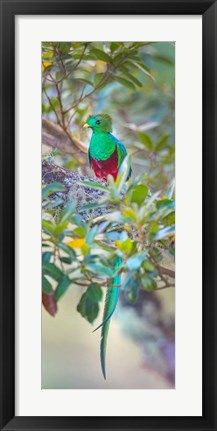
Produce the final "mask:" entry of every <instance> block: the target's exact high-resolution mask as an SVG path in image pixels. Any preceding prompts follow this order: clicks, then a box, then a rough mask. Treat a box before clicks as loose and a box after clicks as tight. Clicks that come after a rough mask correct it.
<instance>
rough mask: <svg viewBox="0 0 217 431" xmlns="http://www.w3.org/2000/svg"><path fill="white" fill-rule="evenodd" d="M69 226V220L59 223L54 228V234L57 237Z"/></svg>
mask: <svg viewBox="0 0 217 431" xmlns="http://www.w3.org/2000/svg"><path fill="white" fill-rule="evenodd" d="M67 226H68V221H65V222H63V223H59V224H58V225H57V226H56V228H55V229H54V232H53V234H54V236H56V237H58V236H60V235H61V234H62V233H63V232H64V230H65V229H66V228H67Z"/></svg>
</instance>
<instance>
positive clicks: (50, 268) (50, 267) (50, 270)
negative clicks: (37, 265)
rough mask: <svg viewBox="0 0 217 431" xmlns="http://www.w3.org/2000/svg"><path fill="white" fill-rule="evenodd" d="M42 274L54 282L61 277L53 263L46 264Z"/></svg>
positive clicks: (59, 271) (60, 272)
mask: <svg viewBox="0 0 217 431" xmlns="http://www.w3.org/2000/svg"><path fill="white" fill-rule="evenodd" d="M43 273H44V274H45V275H49V276H50V277H51V278H53V279H54V280H56V281H59V279H60V278H61V277H62V271H61V270H60V269H59V268H58V267H57V266H56V265H55V264H54V263H47V265H46V266H45V267H44V268H43Z"/></svg>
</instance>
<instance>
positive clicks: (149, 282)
mask: <svg viewBox="0 0 217 431" xmlns="http://www.w3.org/2000/svg"><path fill="white" fill-rule="evenodd" d="M142 285H143V287H144V289H145V290H146V291H147V292H152V291H153V290H155V289H156V287H157V284H156V281H155V280H153V278H150V277H144V278H142Z"/></svg>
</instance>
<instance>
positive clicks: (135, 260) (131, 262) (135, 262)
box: [126, 252, 147, 271]
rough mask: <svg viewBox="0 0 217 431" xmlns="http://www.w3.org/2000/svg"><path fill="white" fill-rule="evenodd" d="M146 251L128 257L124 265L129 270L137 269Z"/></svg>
mask: <svg viewBox="0 0 217 431" xmlns="http://www.w3.org/2000/svg"><path fill="white" fill-rule="evenodd" d="M146 254H147V252H144V253H141V254H135V255H134V256H132V257H130V258H129V259H128V260H127V261H126V267H127V268H128V269H129V270H130V271H135V270H137V269H139V268H140V266H141V264H142V262H143V260H144V258H145V256H146Z"/></svg>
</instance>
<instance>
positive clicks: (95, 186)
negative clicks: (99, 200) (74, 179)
mask: <svg viewBox="0 0 217 431" xmlns="http://www.w3.org/2000/svg"><path fill="white" fill-rule="evenodd" d="M78 184H80V185H81V186H84V187H90V188H91V189H97V190H103V191H106V192H107V191H108V187H106V186H104V185H102V184H100V183H97V182H95V181H88V180H85V181H79V182H78Z"/></svg>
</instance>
